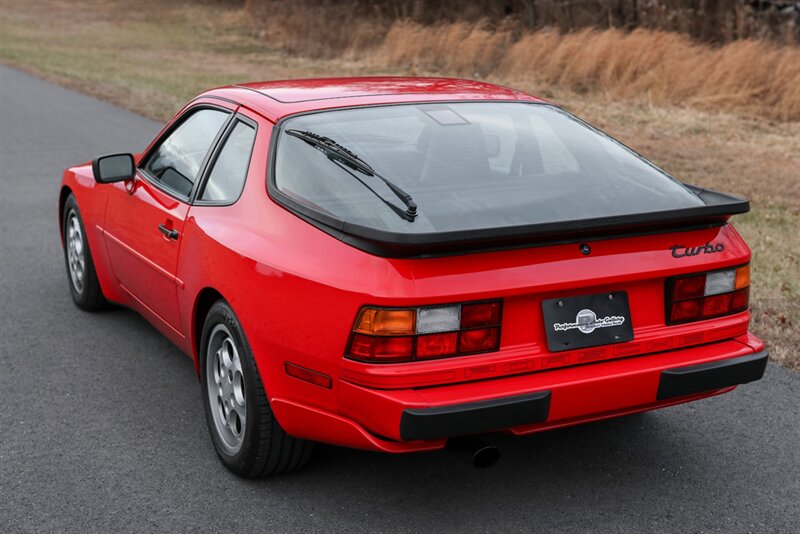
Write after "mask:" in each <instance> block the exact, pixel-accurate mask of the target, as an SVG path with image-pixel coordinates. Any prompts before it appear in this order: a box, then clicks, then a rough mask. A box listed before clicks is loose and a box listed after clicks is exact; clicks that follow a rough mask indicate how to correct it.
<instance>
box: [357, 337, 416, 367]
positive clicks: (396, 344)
mask: <svg viewBox="0 0 800 534" xmlns="http://www.w3.org/2000/svg"><path fill="white" fill-rule="evenodd" d="M413 354H414V338H413V337H410V336H385V337H378V336H366V335H364V334H354V335H353V339H352V340H351V342H350V355H351V356H353V357H355V358H357V359H359V360H374V361H381V362H394V361H403V360H407V359H409V358H411V357H412V356H413Z"/></svg>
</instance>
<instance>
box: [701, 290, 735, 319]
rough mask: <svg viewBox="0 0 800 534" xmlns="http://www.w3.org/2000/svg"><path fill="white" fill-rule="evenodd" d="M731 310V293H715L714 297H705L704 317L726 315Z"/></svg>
mask: <svg viewBox="0 0 800 534" xmlns="http://www.w3.org/2000/svg"><path fill="white" fill-rule="evenodd" d="M730 311H731V294H730V293H725V294H724V295H714V296H713V297H706V298H704V299H703V311H702V316H703V318H704V319H706V318H708V317H718V316H720V315H725V314H726V313H729V312H730Z"/></svg>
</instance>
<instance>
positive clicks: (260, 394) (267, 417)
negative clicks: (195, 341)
mask: <svg viewBox="0 0 800 534" xmlns="http://www.w3.org/2000/svg"><path fill="white" fill-rule="evenodd" d="M200 386H201V390H202V396H203V406H204V408H205V412H206V422H207V423H208V429H209V431H210V433H211V441H212V442H213V443H214V448H215V449H216V451H217V455H219V457H220V459H221V460H222V463H223V464H225V467H227V468H228V469H230V470H231V471H232V472H233V473H235V474H236V475H239V476H241V477H246V478H256V477H263V476H270V475H278V474H282V473H288V472H290V471H294V470H295V469H298V468H300V467H302V466H303V465H305V464H306V463H307V462H308V460H309V458H310V455H311V446H312V444H311V443H310V442H308V441H305V440H302V439H297V438H293V437H292V436H289V435H288V434H287V433H286V432H285V431H284V430H283V428H281V426H280V424H279V423H278V421H277V420H276V419H275V416H274V415H273V414H272V410H271V409H270V407H269V402H268V401H267V395H266V392H265V391H264V386H263V384H262V382H261V377H260V376H259V374H258V370H257V369H256V366H255V360H254V358H253V354H252V351H251V350H250V345H249V344H248V343H247V339H246V338H245V335H244V331H243V330H242V328H241V326H240V325H239V321H238V319H237V318H236V315H235V314H234V313H233V310H232V309H231V307H230V306H229V305H228V304H227V303H226V302H224V301H222V300H220V301H217V302H216V303H215V304H214V305H213V306H212V307H211V310H209V312H208V315H207V316H206V321H205V325H204V326H203V335H202V338H201V342H200Z"/></svg>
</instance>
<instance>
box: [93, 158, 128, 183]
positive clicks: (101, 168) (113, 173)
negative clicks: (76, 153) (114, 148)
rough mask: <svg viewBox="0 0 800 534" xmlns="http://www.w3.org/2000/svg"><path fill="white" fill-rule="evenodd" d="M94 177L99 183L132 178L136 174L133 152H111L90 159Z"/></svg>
mask: <svg viewBox="0 0 800 534" xmlns="http://www.w3.org/2000/svg"><path fill="white" fill-rule="evenodd" d="M92 172H93V173H94V179H95V180H97V182H98V183H101V184H110V183H114V182H124V181H127V180H133V177H134V176H136V164H135V163H134V161H133V154H111V155H108V156H100V157H99V158H97V159H96V160H94V161H92Z"/></svg>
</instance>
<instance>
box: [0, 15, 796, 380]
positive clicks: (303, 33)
mask: <svg viewBox="0 0 800 534" xmlns="http://www.w3.org/2000/svg"><path fill="white" fill-rule="evenodd" d="M287 5H288V4H287ZM129 6H132V7H133V8H129V9H125V8H121V4H120V3H119V2H111V1H110V0H108V1H106V0H96V1H92V0H75V1H69V2H68V1H59V0H47V1H42V0H34V1H23V0H3V1H2V3H0V61H2V62H3V63H6V64H9V65H12V66H14V67H17V68H20V69H23V70H27V71H29V72H32V73H34V74H36V75H38V76H41V77H44V78H47V79H50V80H54V81H56V82H58V83H61V84H64V85H67V86H70V87H73V88H76V89H78V90H81V91H83V92H86V93H89V94H92V95H95V96H98V97H100V98H103V99H106V100H109V101H111V102H114V103H116V104H119V105H122V106H124V107H127V108H128V109H131V110H133V111H137V112H139V113H142V114H144V115H147V116H149V117H153V118H156V119H159V120H164V119H166V118H168V117H170V116H171V115H172V114H173V113H174V112H175V111H176V110H177V109H178V108H179V107H180V106H181V105H182V104H183V103H184V102H185V101H186V100H188V99H189V98H191V97H192V96H194V95H195V94H197V93H198V92H200V91H202V90H204V89H207V88H210V87H214V86H219V85H227V84H230V83H237V82H244V81H253V80H266V79H284V78H299V77H319V76H342V75H378V74H397V75H402V74H411V75H425V74H432V75H453V76H464V77H470V78H479V79H486V80H488V81H493V82H499V83H503V84H507V85H512V86H514V87H517V88H519V89H523V90H526V91H529V92H532V93H534V94H539V95H541V96H544V97H546V98H550V99H552V100H553V101H555V102H557V103H559V104H561V105H563V106H564V107H565V108H567V109H569V110H570V111H572V112H574V113H576V114H577V115H579V116H581V117H583V118H585V119H587V120H588V121H589V122H592V123H593V124H595V125H597V126H599V127H600V128H602V129H604V130H606V131H608V132H609V133H610V134H612V135H614V136H615V137H617V138H618V139H620V140H621V141H623V142H624V143H626V144H627V145H629V146H631V147H633V148H634V149H636V150H638V151H639V152H641V153H643V154H645V155H646V156H648V157H649V158H650V159H652V160H653V161H655V162H656V163H658V164H659V165H661V166H662V167H663V168H665V169H666V170H667V171H669V172H671V173H672V174H673V175H675V176H676V177H678V178H679V179H681V180H683V181H685V182H687V183H692V184H696V185H701V186H708V187H712V188H716V189H721V190H724V191H729V192H733V193H737V194H740V195H745V196H748V197H749V198H750V199H751V203H752V208H753V209H752V211H751V212H750V213H749V214H747V215H744V216H739V217H737V218H736V219H735V220H734V223H735V224H736V226H737V228H738V229H739V231H740V232H741V233H742V234H743V235H744V236H745V238H746V239H747V240H748V242H749V244H750V246H751V247H752V249H753V254H754V258H753V290H752V291H753V293H752V294H753V297H752V312H753V329H754V330H755V332H756V333H757V334H758V335H760V336H762V337H763V338H764V339H765V340H766V341H767V343H768V345H769V347H770V350H771V354H772V358H773V359H775V360H776V361H778V362H780V363H782V364H783V365H785V366H787V367H790V368H794V369H796V370H800V351H798V349H797V347H798V346H800V275H798V272H800V51H799V50H800V49H798V48H797V47H788V46H778V45H775V44H771V43H766V42H760V41H749V40H748V41H737V42H733V43H730V44H727V45H724V46H721V47H712V46H709V45H703V44H698V43H695V42H693V41H691V40H689V39H688V38H686V37H684V36H681V35H677V34H671V33H664V32H647V31H634V32H631V33H623V32H621V31H618V30H606V31H591V30H584V31H580V32H577V33H572V34H566V35H561V34H558V33H555V32H532V33H526V34H523V35H512V33H513V32H511V31H505V30H503V28H502V27H500V28H493V29H490V28H487V27H485V26H483V25H481V24H465V23H454V24H447V25H439V26H435V27H423V26H418V25H416V24H412V23H409V22H395V23H394V24H392V25H391V27H389V28H388V30H387V31H384V32H382V33H380V32H377V31H376V30H375V29H374V28H370V26H369V24H367V23H365V22H363V21H362V22H359V21H357V20H356V21H353V22H351V23H350V25H349V26H348V27H346V28H342V27H341V26H338V27H337V26H334V27H333V28H329V29H328V31H322V29H321V28H323V25H322V22H321V21H320V20H317V19H314V17H313V14H308V13H306V21H305V22H304V21H303V17H302V15H303V13H300V14H299V15H298V13H297V12H296V11H295V12H294V13H291V12H290V13H289V14H288V15H282V16H280V17H278V16H276V17H273V18H272V19H271V20H270V22H268V23H267V22H263V19H261V18H254V17H253V16H252V15H251V14H248V13H246V12H244V11H243V10H241V9H233V8H223V7H220V6H219V5H196V4H191V3H185V4H184V3H174V4H167V3H157V2H147V1H141V2H131V3H130V4H129ZM333 34H336V35H339V36H340V37H338V40H336V39H333V38H332V37H331V39H330V40H329V39H328V37H327V36H329V35H333ZM308 35H313V36H315V38H314V39H310V38H308V37H307V36H308ZM0 120H2V118H0ZM127 148H130V149H137V148H141V147H120V149H127ZM90 156H92V155H91V154H89V155H86V157H90Z"/></svg>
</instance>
